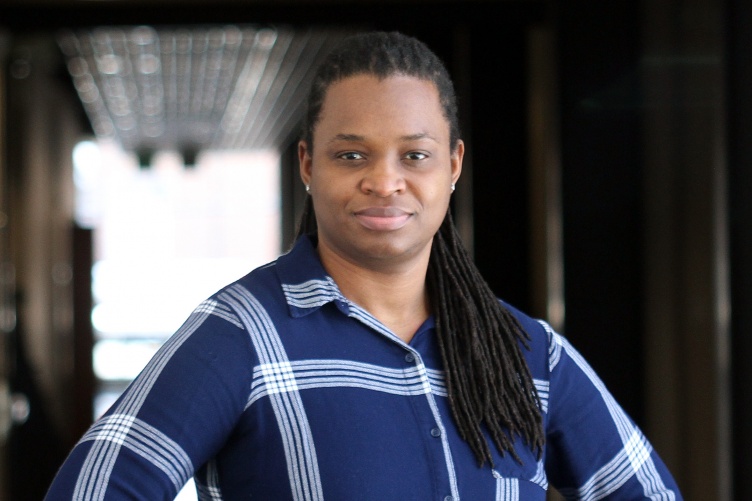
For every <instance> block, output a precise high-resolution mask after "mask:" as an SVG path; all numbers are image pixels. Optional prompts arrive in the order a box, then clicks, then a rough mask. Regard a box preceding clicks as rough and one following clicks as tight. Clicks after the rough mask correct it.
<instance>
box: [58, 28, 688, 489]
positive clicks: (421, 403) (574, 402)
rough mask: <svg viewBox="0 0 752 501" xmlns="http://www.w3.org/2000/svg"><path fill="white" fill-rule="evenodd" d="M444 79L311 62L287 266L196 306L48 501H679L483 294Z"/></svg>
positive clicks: (639, 449)
mask: <svg viewBox="0 0 752 501" xmlns="http://www.w3.org/2000/svg"><path fill="white" fill-rule="evenodd" d="M463 154H464V145H463V143H462V141H461V140H460V138H459V130H458V126H457V110H456V100H455V96H454V90H453V87H452V83H451V81H450V79H449V77H448V74H447V71H446V69H445V68H444V66H443V65H442V63H441V62H440V61H439V60H438V58H437V57H436V56H435V55H434V54H433V53H432V52H431V51H430V50H429V49H428V48H427V47H426V46H425V45H424V44H422V43H421V42H419V41H417V40H415V39H413V38H410V37H406V36H403V35H400V34H397V33H367V34H362V35H357V36H355V37H351V38H349V39H347V40H346V41H345V42H344V43H343V44H342V45H341V46H340V47H339V48H338V49H336V50H335V51H334V52H333V53H332V54H331V55H330V56H329V57H328V58H327V60H326V61H325V62H324V63H323V64H322V66H321V68H320V69H319V71H318V73H317V75H316V78H315V81H314V83H313V86H312V89H311V93H310V96H309V100H308V112H307V115H306V122H305V127H304V131H303V138H302V140H301V141H300V143H299V158H300V174H301V178H302V180H303V182H304V183H305V185H306V190H307V191H308V193H309V194H310V196H309V197H308V200H307V212H306V214H305V215H304V217H303V220H302V222H301V228H300V235H299V238H298V240H297V242H296V244H295V246H294V247H293V249H291V250H290V252H288V253H287V254H285V255H283V256H281V257H280V258H279V259H278V260H276V261H275V262H273V263H271V264H269V265H267V266H264V267H262V268H259V269H257V270H255V271H253V272H251V273H250V274H249V275H247V276H246V277H244V278H242V279H240V280H239V281H237V282H236V283H234V284H231V285H229V286H228V287H226V288H224V289H223V290H221V291H220V292H218V293H217V294H216V295H214V296H213V297H211V298H210V299H208V300H207V301H205V302H204V303H203V304H202V305H200V306H199V307H198V308H197V309H196V311H195V312H194V313H193V314H192V315H191V317H190V318H189V319H188V320H187V321H186V323H185V325H184V326H183V327H182V328H181V329H180V330H179V331H178V332H177V333H176V334H175V335H174V336H173V337H172V338H171V339H170V340H169V341H168V342H167V343H166V344H165V345H164V347H163V348H162V349H161V350H160V352H159V353H158V354H157V355H156V356H155V358H154V359H153V360H152V361H151V362H150V363H149V364H148V366H147V367H146V368H145V369H144V372H143V373H142V374H141V375H140V376H139V377H138V378H137V379H136V380H135V381H134V383H133V384H132V385H131V386H130V387H129V389H128V390H127V391H126V392H125V394H124V395H123V396H122V397H121V399H120V400H119V401H118V402H117V403H116V404H115V405H114V406H113V408H112V409H110V411H108V413H107V414H106V415H105V416H104V417H103V418H102V419H100V420H99V421H98V422H97V423H95V424H94V425H93V427H92V428H91V430H90V431H89V432H88V433H87V434H86V435H85V436H84V437H83V438H82V440H81V441H80V442H79V444H78V445H77V446H76V448H75V449H74V450H73V451H72V453H71V455H70V457H69V458H68V460H67V461H66V463H65V464H64V465H63V467H62V469H61V471H60V473H59V474H58V476H57V478H56V480H55V482H54V483H53V485H52V487H51V489H50V492H49V495H48V498H49V499H69V498H71V497H72V498H74V499H87V500H88V499H150V500H152V499H171V498H172V497H174V495H175V493H176V492H177V490H178V489H179V488H180V486H182V485H183V483H184V482H185V481H186V480H187V479H188V478H189V477H191V476H194V478H195V479H196V484H197V488H198V491H199V495H200V498H201V499H261V500H270V501H271V500H275V501H278V500H286V499H293V500H319V499H328V500H353V499H358V500H376V499H379V500H383V499H395V500H421V501H422V500H430V499H433V500H444V501H452V500H458V499H460V498H462V499H466V500H472V501H476V500H496V499H503V500H510V501H511V500H544V499H545V497H546V490H547V488H548V485H549V482H550V483H551V484H553V485H555V486H556V487H557V488H558V489H559V490H560V491H561V492H562V493H563V494H565V495H566V496H567V497H569V498H571V499H619V500H633V499H665V500H675V499H681V495H680V494H679V492H678V489H677V488H676V485H675V483H674V481H673V479H672V478H671V475H670V474H669V472H668V471H667V470H666V468H665V466H664V464H663V463H662V462H661V460H660V458H659V457H658V456H657V455H656V453H655V451H654V450H653V449H652V447H651V446H650V444H649V443H648V441H647V440H646V439H645V437H644V436H643V435H642V434H641V432H640V431H639V430H638V429H637V428H636V427H635V425H634V424H633V423H632V422H631V421H630V420H629V418H628V417H627V416H626V415H625V414H624V412H623V411H622V410H621V408H620V407H619V406H618V405H617V404H616V402H614V400H613V398H612V397H611V395H610V394H609V393H608V391H607V390H606V389H605V388H604V386H603V384H602V383H601V381H600V380H599V379H598V378H597V376H596V375H595V374H594V373H593V372H592V370H591V369H590V367H589V366H588V365H587V363H586V362H585V361H584V360H583V359H582V357H581V356H580V355H579V354H578V353H577V352H576V351H575V350H574V349H573V348H572V347H571V345H570V344H569V343H568V342H567V341H566V340H565V339H564V338H562V337H561V336H559V335H557V334H556V333H554V332H553V331H551V329H550V328H549V327H548V326H547V325H546V324H545V323H542V322H538V321H535V320H533V319H531V318H529V317H527V316H525V315H524V314H523V313H521V312H519V311H517V310H515V309H513V308H512V307H511V306H508V305H506V304H504V303H502V302H500V301H499V300H497V299H496V297H494V295H493V293H492V292H491V291H490V289H489V288H488V286H487V285H486V284H485V282H484V281H483V279H482V277H481V276H480V274H479V273H478V270H477V269H476V268H475V266H474V265H473V264H472V262H471V261H470V259H469V258H468V256H467V254H466V252H465V251H464V249H463V248H462V245H461V243H460V241H459V238H458V236H457V233H456V231H455V229H454V226H453V223H452V220H451V216H450V214H449V211H448V208H449V201H450V198H451V194H452V191H453V190H454V184H455V183H456V182H457V181H458V179H459V177H460V174H461V170H462V159H463Z"/></svg>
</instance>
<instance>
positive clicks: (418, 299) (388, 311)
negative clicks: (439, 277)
mask: <svg viewBox="0 0 752 501" xmlns="http://www.w3.org/2000/svg"><path fill="white" fill-rule="evenodd" d="M320 257H321V262H322V264H323V265H324V268H325V269H326V271H327V273H329V275H331V277H332V278H333V279H334V281H335V282H336V283H337V286H338V287H339V289H340V291H341V292H342V294H343V295H344V296H345V297H346V298H347V299H349V300H350V301H352V302H354V303H355V304H357V305H358V306H360V307H362V308H364V309H365V310H366V311H368V312H369V313H370V314H371V315H373V316H374V317H376V318H377V319H378V320H379V321H380V322H381V323H383V324H384V325H385V326H386V327H387V328H389V329H390V330H391V331H392V332H393V333H394V334H396V335H397V336H399V337H400V338H401V339H402V340H403V341H405V342H407V343H409V342H410V340H411V339H412V337H413V335H414V334H415V331H416V330H417V329H418V327H420V325H421V324H422V323H423V322H424V321H425V320H426V318H428V315H429V305H428V294H427V290H426V271H427V269H428V259H427V256H426V257H425V258H424V259H421V260H420V261H418V262H416V263H413V264H412V265H411V266H399V267H384V268H380V269H377V268H374V267H363V266H360V265H358V264H355V263H352V262H350V261H347V260H345V259H343V258H341V257H340V256H337V255H336V254H329V253H323V255H322V253H320Z"/></svg>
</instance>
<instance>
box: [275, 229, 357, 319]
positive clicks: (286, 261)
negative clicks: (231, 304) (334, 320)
mask: <svg viewBox="0 0 752 501" xmlns="http://www.w3.org/2000/svg"><path fill="white" fill-rule="evenodd" d="M277 270H278V273H279V278H280V281H281V283H282V291H283V292H284V295H285V300H286V301H287V306H288V308H289V310H290V315H291V316H293V317H302V316H305V315H308V314H309V313H313V312H314V311H316V310H317V309H319V308H321V307H322V306H323V305H325V304H327V303H330V302H334V303H335V304H336V305H337V307H338V308H339V309H341V310H343V311H344V312H345V313H347V312H348V311H349V305H348V301H347V300H346V299H345V297H344V296H343V295H342V293H341V292H340V290H339V287H337V284H335V283H334V280H333V279H332V277H330V276H329V275H328V274H327V273H326V271H325V270H324V267H323V265H322V264H321V260H320V259H319V256H318V253H317V252H316V249H315V247H314V244H313V242H312V241H311V238H310V237H309V236H303V237H301V238H299V239H298V240H297V242H295V245H294V246H293V248H292V249H290V251H289V252H287V253H286V254H283V255H282V256H280V257H279V259H277Z"/></svg>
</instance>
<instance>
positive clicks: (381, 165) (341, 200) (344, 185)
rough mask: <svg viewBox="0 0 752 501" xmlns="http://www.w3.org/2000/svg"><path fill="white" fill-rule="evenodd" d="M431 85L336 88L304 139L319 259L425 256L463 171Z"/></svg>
mask: <svg viewBox="0 0 752 501" xmlns="http://www.w3.org/2000/svg"><path fill="white" fill-rule="evenodd" d="M449 141H450V140H449V123H448V122H447V120H446V118H445V117H444V115H443V110H442V108H441V105H440V102H439V93H438V90H437V89H436V86H435V84H433V82H430V81H427V80H421V79H418V78H414V77H409V76H403V75H395V76H390V77H387V78H385V79H378V78H377V77H375V76H372V75H367V74H362V75H356V76H352V77H348V78H345V79H343V80H340V81H338V82H335V83H333V84H332V85H331V86H330V87H329V89H328V91H327V93H326V96H325V98H324V103H323V106H322V108H321V113H320V116H319V120H318V122H317V124H316V126H315V129H314V131H313V145H312V146H313V148H312V149H311V148H310V146H309V145H308V144H306V142H305V141H301V143H300V145H299V148H298V150H299V151H298V152H299V158H300V171H301V177H302V179H303V182H304V183H305V184H306V185H309V186H310V193H311V197H312V199H313V205H314V209H315V211H316V222H317V225H318V245H319V253H320V254H321V255H322V258H324V257H325V255H326V254H327V253H334V254H336V256H337V257H339V258H344V259H346V260H348V261H350V262H351V263H353V264H356V265H358V266H365V267H369V268H371V267H381V266H385V265H386V266H389V265H393V264H400V263H404V262H409V260H410V259H413V258H416V257H423V258H424V259H426V260H427V259H428V255H429V254H430V249H431V242H432V239H433V236H434V235H435V234H436V232H437V231H438V228H439V226H440V225H441V223H442V221H443V219H444V216H445V215H446V211H447V208H448V205H449V198H450V196H451V193H452V188H451V187H452V184H453V183H454V182H456V181H457V179H458V178H459V175H460V171H461V169H462V156H463V154H464V145H463V144H462V143H461V142H460V143H459V144H458V145H457V146H456V148H454V150H453V149H452V145H451V144H450V142H449Z"/></svg>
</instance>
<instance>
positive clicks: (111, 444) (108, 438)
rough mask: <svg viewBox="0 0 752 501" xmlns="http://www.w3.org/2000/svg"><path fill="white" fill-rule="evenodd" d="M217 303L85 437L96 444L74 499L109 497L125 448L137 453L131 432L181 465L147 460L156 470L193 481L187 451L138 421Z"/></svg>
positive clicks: (194, 318)
mask: <svg viewBox="0 0 752 501" xmlns="http://www.w3.org/2000/svg"><path fill="white" fill-rule="evenodd" d="M215 306H216V302H214V301H205V302H204V303H202V304H201V305H200V307H199V308H197V309H196V310H195V311H194V312H193V313H192V314H191V316H190V317H188V320H186V322H185V323H184V324H183V326H182V327H181V328H180V329H178V331H177V332H176V333H175V334H174V335H173V336H171V337H170V338H169V339H168V340H167V341H166V342H165V344H164V345H163V346H162V348H161V349H160V350H159V352H157V354H156V355H155V356H154V358H152V360H151V361H150V362H149V363H148V364H147V365H146V367H145V368H144V370H143V371H142V373H141V375H140V376H139V377H138V378H136V380H135V381H134V382H133V384H132V385H131V388H130V389H129V390H128V391H127V392H126V393H125V394H124V395H123V398H122V400H121V401H120V403H119V404H118V405H117V407H116V408H114V409H113V411H112V417H110V418H106V419H103V420H102V422H101V423H100V424H99V425H97V427H96V428H95V430H97V429H98V430H99V431H100V432H103V433H99V434H97V433H96V432H95V431H91V432H89V433H87V434H86V435H85V436H84V437H82V439H81V442H83V441H89V440H92V441H94V443H93V444H92V446H91V449H90V450H89V453H88V454H87V457H86V459H85V461H84V464H83V467H82V468H81V472H80V474H79V476H78V479H77V481H76V488H75V490H74V493H73V498H74V499H76V500H79V501H102V500H104V498H105V495H106V493H107V486H108V484H109V480H110V475H111V474H112V470H113V468H114V466H115V462H116V461H117V458H118V455H119V454H120V449H121V447H129V448H132V449H133V450H136V451H137V452H138V450H137V448H136V444H135V443H134V442H133V441H132V440H129V439H128V436H129V434H130V433H131V429H132V428H133V427H134V426H135V430H136V431H138V432H139V433H145V435H146V436H150V437H152V440H155V441H156V442H157V443H160V444H161V445H165V446H166V450H173V449H177V450H173V452H172V453H171V454H170V455H169V457H171V458H172V459H173V460H176V461H177V463H176V464H173V465H172V466H170V467H167V468H165V465H164V460H165V456H158V457H151V456H143V457H146V458H147V459H149V460H150V461H156V462H154V464H155V466H157V467H158V468H160V469H162V471H166V470H167V471H166V473H168V476H169V478H170V480H171V481H172V482H173V483H174V484H175V485H176V492H177V489H179V488H180V486H182V485H183V484H185V482H187V481H188V478H190V474H189V473H186V472H193V465H192V464H191V462H190V459H189V458H188V456H187V455H186V454H185V452H184V451H182V450H180V448H179V447H178V446H177V445H175V444H174V443H171V442H170V441H168V440H167V439H166V437H163V436H160V435H158V434H155V433H153V432H151V431H148V430H149V428H148V427H147V426H146V425H145V424H144V423H141V422H140V421H138V420H137V418H136V416H137V415H138V412H139V410H140V409H141V406H142V405H143V402H144V399H145V398H146V396H147V395H148V394H149V391H150V390H151V388H152V386H154V383H155V382H156V380H157V378H158V376H159V374H160V373H161V371H162V369H163V368H164V366H165V365H167V363H168V362H169V361H170V358H171V357H172V356H173V354H174V353H175V352H176V351H177V350H178V348H180V346H182V344H183V343H184V342H185V341H186V339H188V338H189V337H190V335H191V334H192V333H193V332H194V331H195V330H196V329H197V328H198V327H199V326H200V325H201V324H202V323H203V322H204V320H206V318H207V317H208V316H209V315H211V314H213V313H214V309H215ZM144 430H147V431H144Z"/></svg>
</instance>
